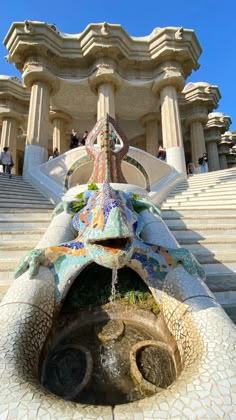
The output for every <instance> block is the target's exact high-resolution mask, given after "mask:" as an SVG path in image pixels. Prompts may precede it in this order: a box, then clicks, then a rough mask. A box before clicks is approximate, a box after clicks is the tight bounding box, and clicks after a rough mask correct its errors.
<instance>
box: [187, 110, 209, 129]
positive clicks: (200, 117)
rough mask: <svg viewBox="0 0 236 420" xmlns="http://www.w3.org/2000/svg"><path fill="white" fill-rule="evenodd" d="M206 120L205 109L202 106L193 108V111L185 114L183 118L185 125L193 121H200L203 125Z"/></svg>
mask: <svg viewBox="0 0 236 420" xmlns="http://www.w3.org/2000/svg"><path fill="white" fill-rule="evenodd" d="M207 121H208V113H207V110H206V109H203V108H202V109H196V110H193V113H191V114H190V115H188V116H187V118H186V120H185V124H186V126H187V127H188V126H189V125H191V124H193V123H195V122H200V123H202V124H203V125H205V124H206V123H207Z"/></svg>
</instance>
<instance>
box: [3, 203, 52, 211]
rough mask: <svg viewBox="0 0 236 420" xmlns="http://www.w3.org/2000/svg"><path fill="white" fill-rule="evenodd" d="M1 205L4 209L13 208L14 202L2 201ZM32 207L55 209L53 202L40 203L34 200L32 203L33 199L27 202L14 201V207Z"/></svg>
mask: <svg viewBox="0 0 236 420" xmlns="http://www.w3.org/2000/svg"><path fill="white" fill-rule="evenodd" d="M0 206H1V208H2V209H7V211H8V209H11V208H12V203H9V202H4V203H0ZM26 207H27V208H28V209H30V208H32V209H36V210H37V211H39V209H40V210H41V209H52V210H53V209H54V207H55V206H54V205H53V204H47V203H41V202H40V201H39V202H38V203H36V202H34V203H32V202H31V201H28V202H27V203H26V202H15V203H14V208H19V209H24V208H26Z"/></svg>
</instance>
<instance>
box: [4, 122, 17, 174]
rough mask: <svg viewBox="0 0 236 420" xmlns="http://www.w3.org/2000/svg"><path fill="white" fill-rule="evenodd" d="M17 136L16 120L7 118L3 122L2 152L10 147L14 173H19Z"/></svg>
mask: <svg viewBox="0 0 236 420" xmlns="http://www.w3.org/2000/svg"><path fill="white" fill-rule="evenodd" d="M16 135H17V121H16V119H15V118H11V117H5V118H3V120H2V133H1V151H2V149H3V148H4V147H9V149H10V151H11V153H12V158H13V162H14V167H13V168H12V173H17V171H18V161H17V147H16Z"/></svg>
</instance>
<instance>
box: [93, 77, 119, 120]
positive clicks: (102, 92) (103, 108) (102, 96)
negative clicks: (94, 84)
mask: <svg viewBox="0 0 236 420" xmlns="http://www.w3.org/2000/svg"><path fill="white" fill-rule="evenodd" d="M97 94H98V100H97V120H99V119H100V118H102V117H104V116H105V115H106V113H108V114H110V115H111V117H113V118H115V86H114V85H113V84H112V83H110V82H103V83H101V84H99V85H98V88H97Z"/></svg>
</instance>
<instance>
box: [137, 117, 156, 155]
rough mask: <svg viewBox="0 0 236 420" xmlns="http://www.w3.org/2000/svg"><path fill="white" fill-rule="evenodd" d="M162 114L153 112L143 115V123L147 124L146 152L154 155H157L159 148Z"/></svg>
mask: <svg viewBox="0 0 236 420" xmlns="http://www.w3.org/2000/svg"><path fill="white" fill-rule="evenodd" d="M159 120H160V114H158V113H157V112H152V113H150V114H146V115H144V116H143V117H142V119H141V123H142V124H143V125H144V126H145V130H146V152H148V153H150V154H151V155H153V156H156V155H157V150H158V146H159V143H158V121H159Z"/></svg>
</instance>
